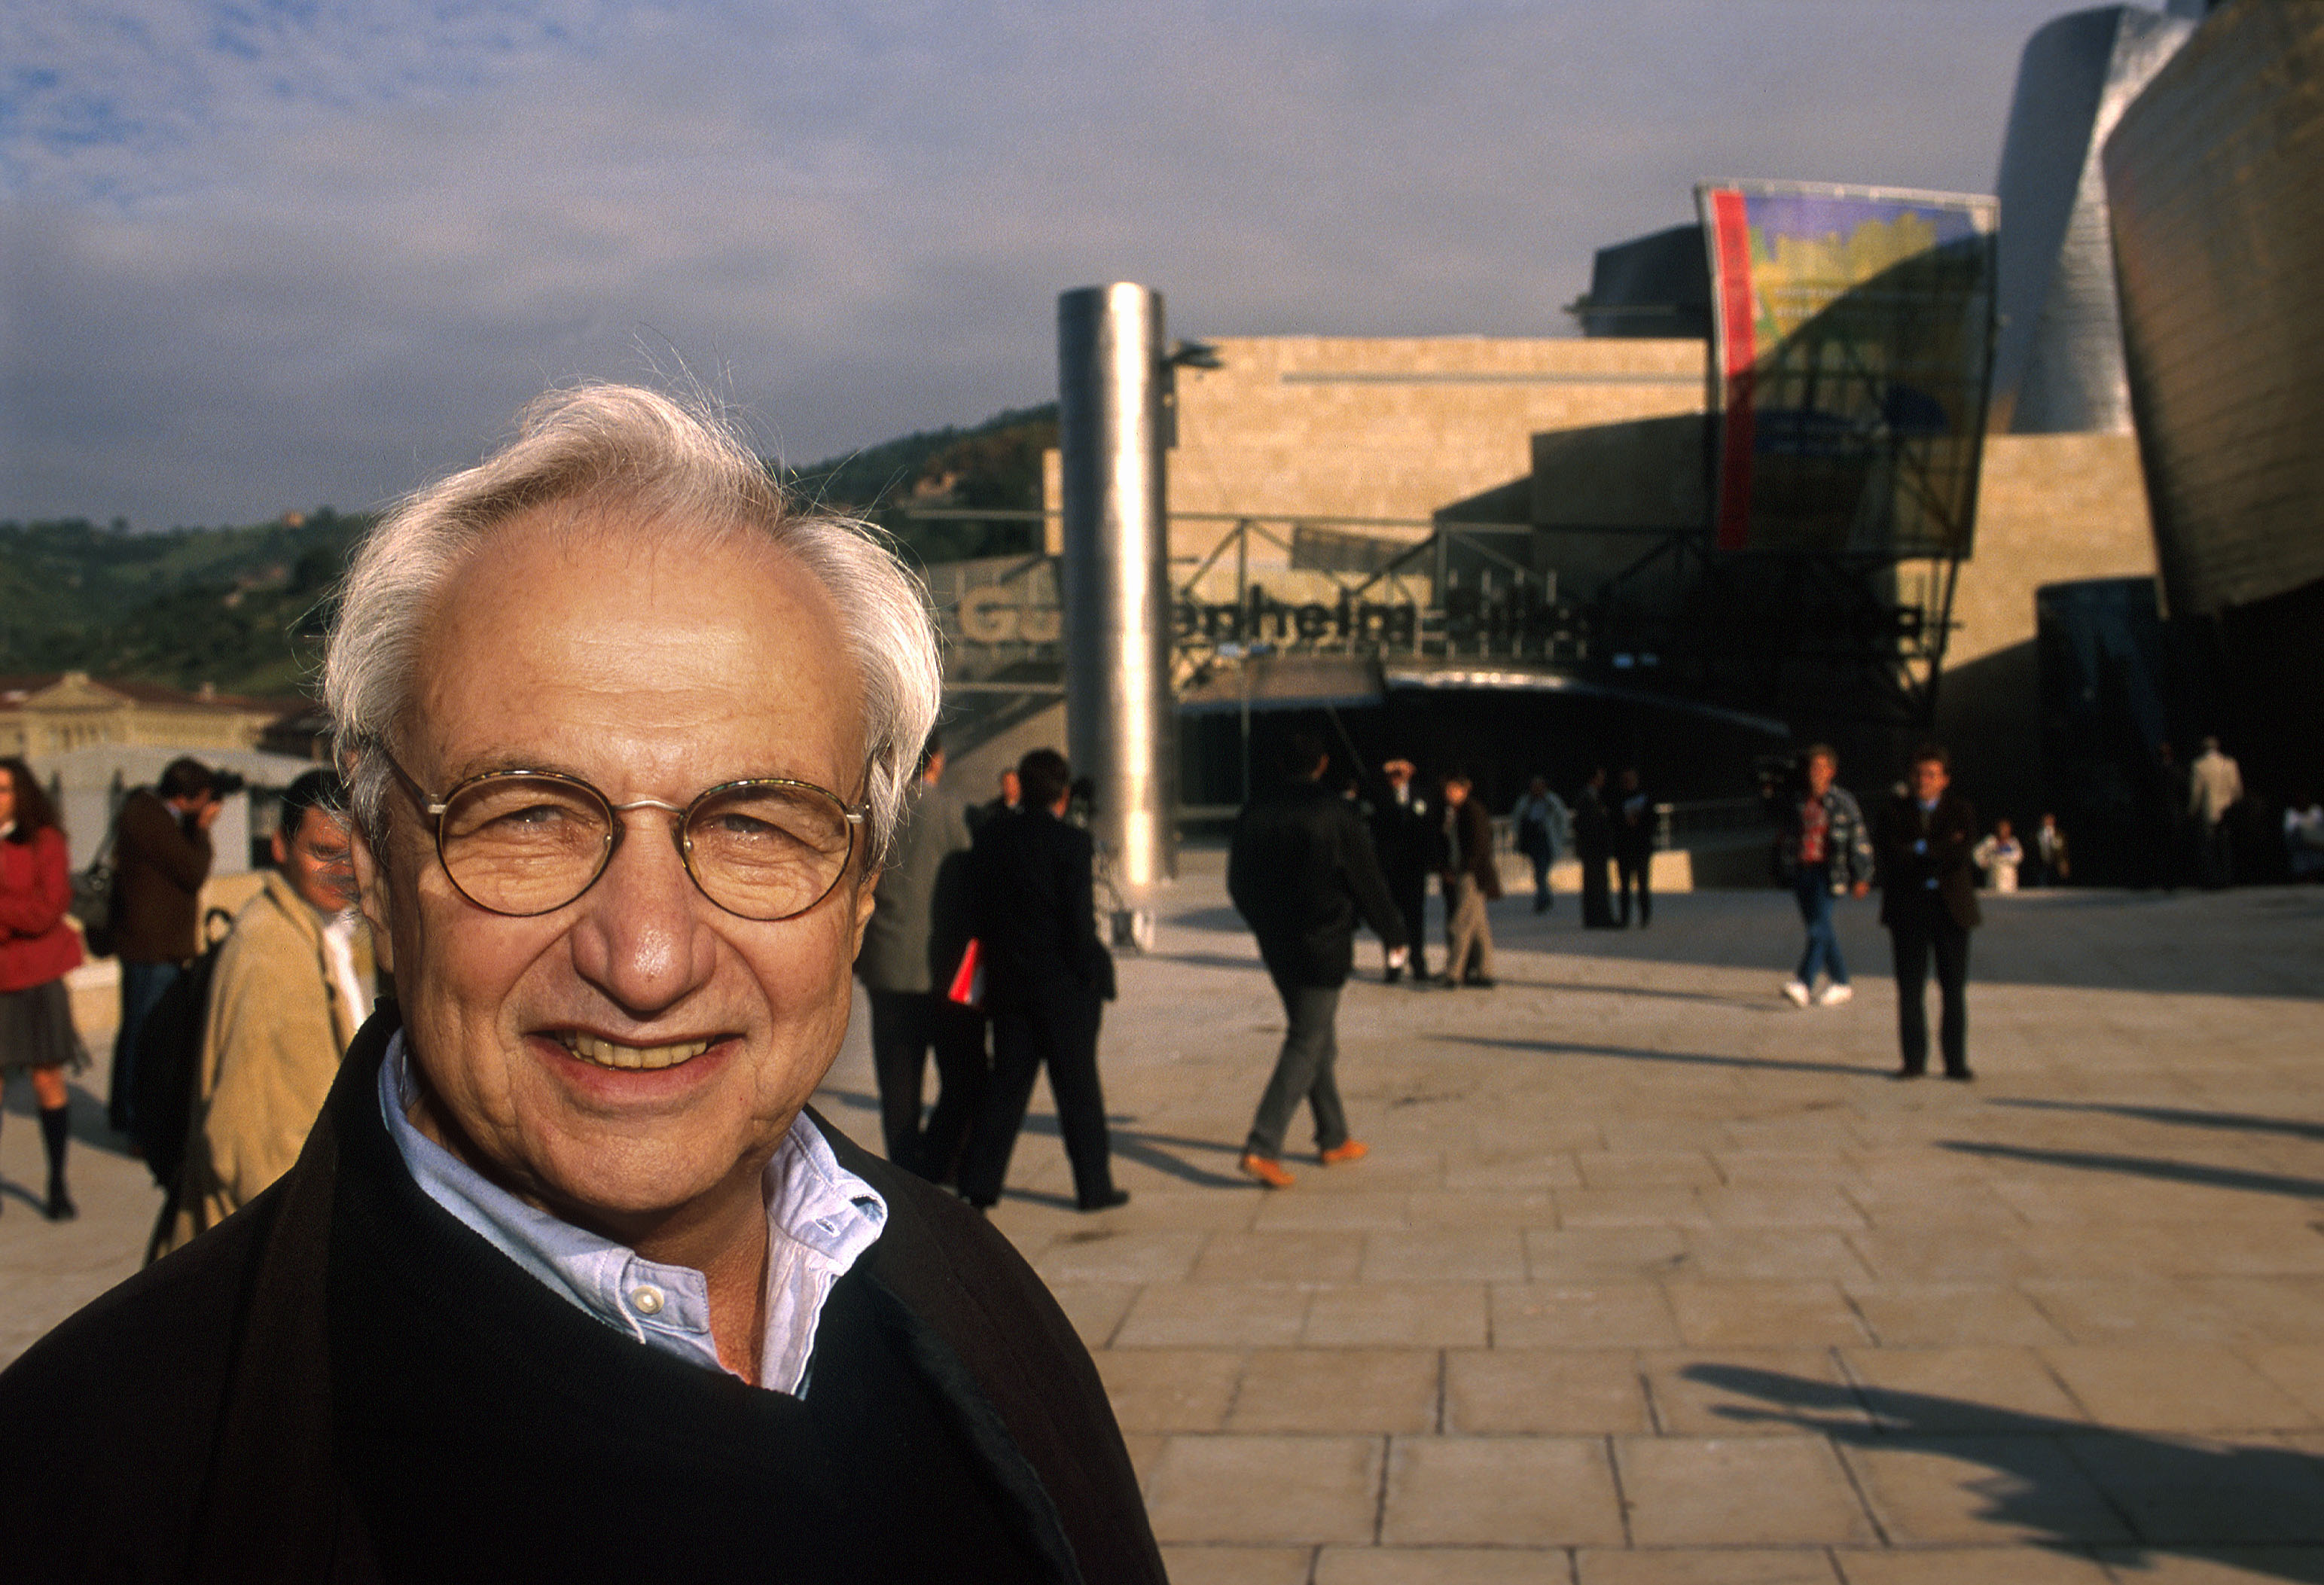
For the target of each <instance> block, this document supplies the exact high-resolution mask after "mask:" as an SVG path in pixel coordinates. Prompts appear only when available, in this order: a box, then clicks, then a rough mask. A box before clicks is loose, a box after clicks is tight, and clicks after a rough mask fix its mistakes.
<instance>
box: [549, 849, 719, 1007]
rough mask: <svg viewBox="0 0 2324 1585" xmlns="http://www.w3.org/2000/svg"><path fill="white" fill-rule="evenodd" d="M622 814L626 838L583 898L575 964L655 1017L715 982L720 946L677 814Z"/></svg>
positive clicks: (616, 997) (622, 1003)
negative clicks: (675, 834)
mask: <svg viewBox="0 0 2324 1585" xmlns="http://www.w3.org/2000/svg"><path fill="white" fill-rule="evenodd" d="M620 818H622V822H623V831H622V840H621V841H620V842H619V843H615V844H614V848H613V857H612V858H611V859H610V860H609V861H608V862H606V865H605V871H604V874H602V875H600V876H598V877H597V883H596V884H595V886H593V887H591V888H590V889H589V890H588V892H587V893H586V895H585V896H584V897H583V898H582V899H581V908H582V913H581V917H580V919H579V921H578V922H576V924H575V926H573V934H572V950H573V965H574V968H575V969H576V971H577V972H579V973H580V975H581V977H582V978H583V979H584V980H586V981H588V982H589V983H590V984H592V985H594V986H595V987H596V988H597V989H598V990H599V991H603V992H604V994H605V995H606V996H607V997H608V998H609V999H611V1000H613V1002H614V1003H615V1004H616V1005H617V1006H619V1007H620V1008H622V1010H623V1011H625V1012H627V1013H629V1014H630V1015H632V1017H635V1018H650V1017H652V1016H653V1015H655V1014H657V1013H659V1012H662V1011H664V1010H666V1009H669V1008H670V1007H673V1006H675V1005H676V1004H677V1003H678V1002H680V1001H683V1000H685V999H686V998H687V996H688V995H689V994H691V993H692V992H693V991H696V990H698V989H699V988H700V987H701V986H702V985H703V984H704V983H705V981H708V979H709V977H710V974H711V972H712V970H713V968H714V966H715V958H716V952H717V945H716V942H715V938H714V936H713V933H712V931H711V928H710V925H709V922H708V920H707V919H706V918H705V913H704V910H705V908H707V907H708V906H709V905H708V902H707V899H705V898H704V897H703V895H702V893H701V892H700V891H699V890H698V889H696V887H695V884H694V880H693V877H691V876H690V875H688V874H687V872H686V862H685V860H684V859H683V858H682V857H680V856H679V853H678V845H677V843H676V842H675V841H674V840H673V839H672V834H671V827H670V816H669V815H668V814H667V813H664V812H662V811H660V810H658V809H639V810H634V811H632V812H629V813H626V814H625V815H623V816H620Z"/></svg>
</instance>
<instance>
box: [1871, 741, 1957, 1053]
mask: <svg viewBox="0 0 2324 1585" xmlns="http://www.w3.org/2000/svg"><path fill="white" fill-rule="evenodd" d="M1951 784H1952V774H1951V770H1950V762H1949V761H1948V760H1947V759H1946V756H1945V751H1944V750H1942V749H1941V748H1939V747H1937V746H1936V745H1935V744H1933V743H1931V744H1927V745H1924V746H1923V748H1922V749H1920V751H1917V752H1916V753H1914V756H1913V775H1912V780H1911V783H1910V784H1909V787H1908V789H1907V790H1906V791H1905V793H1904V795H1903V796H1902V797H1895V798H1891V799H1890V800H1889V802H1888V806H1887V809H1886V813H1885V818H1884V819H1883V820H1882V821H1881V825H1880V839H1879V860H1880V885H1881V893H1880V922H1881V923H1882V924H1883V925H1886V926H1887V927H1888V936H1889V942H1890V945H1892V946H1893V947H1894V949H1895V959H1896V1035H1897V1039H1898V1042H1899V1044H1901V1045H1902V1046H1903V1047H1904V1067H1903V1069H1902V1070H1901V1071H1900V1073H1899V1074H1898V1076H1899V1077H1901V1078H1906V1079H1917V1078H1919V1077H1920V1076H1921V1075H1922V1074H1924V1073H1926V1072H1928V1068H1929V1010H1928V1007H1927V1004H1926V1002H1925V1000H1924V998H1925V996H1926V994H1927V989H1928V982H1929V964H1930V962H1931V960H1932V959H1933V960H1934V961H1935V963H1936V969H1937V986H1938V989H1939V991H1941V994H1942V999H1943V1004H1944V1010H1943V1013H1942V1018H1941V1023H1940V1025H1939V1027H1938V1045H1939V1046H1940V1048H1941V1050H1942V1051H1943V1053H1944V1060H1945V1077H1947V1078H1948V1079H1961V1080H1967V1079H1969V1077H1970V1076H1971V1075H1970V1074H1969V932H1970V931H1971V930H1973V929H1975V928H1976V927H1977V926H1978V922H1979V915H1978V907H1977V866H1976V863H1975V862H1974V861H1973V860H1972V859H1971V858H1970V856H1969V850H1970V849H1971V848H1972V847H1974V846H1975V845H1976V843H1977V811H1976V810H1975V809H1973V808H1971V807H1970V806H1969V800H1968V799H1967V798H1965V797H1961V796H1960V794H1959V793H1957V792H1954V791H1952V790H1951Z"/></svg>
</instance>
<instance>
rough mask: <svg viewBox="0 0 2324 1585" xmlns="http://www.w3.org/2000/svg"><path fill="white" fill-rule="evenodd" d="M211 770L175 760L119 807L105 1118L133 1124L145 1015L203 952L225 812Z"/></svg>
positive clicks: (118, 1126) (120, 1128)
mask: <svg viewBox="0 0 2324 1585" xmlns="http://www.w3.org/2000/svg"><path fill="white" fill-rule="evenodd" d="M212 781H213V778H212V776H211V774H210V769H209V767H208V766H207V765H204V764H203V763H202V762H201V761H200V760H184V759H180V760H171V761H170V763H169V764H168V765H167V766H166V767H164V768H163V769H162V771H161V782H160V783H159V784H158V785H157V786H155V787H153V788H142V787H141V788H138V789H137V790H136V791H135V792H133V793H131V794H130V795H129V798H128V801H127V802H126V803H124V804H123V805H122V806H121V815H120V817H119V818H118V819H117V820H116V821H115V836H114V842H113V866H114V868H113V873H114V881H113V932H114V935H113V938H114V950H115V952H116V953H118V954H120V958H121V1023H120V1025H119V1027H117V1028H116V1029H115V1033H114V1037H113V1085H112V1100H111V1101H109V1102H108V1103H107V1112H108V1120H110V1121H111V1123H112V1124H113V1127H114V1129H115V1130H116V1131H117V1132H120V1133H124V1134H125V1133H128V1132H130V1131H131V1129H133V1128H134V1126H135V1123H136V1116H135V1108H134V1104H133V1101H134V1098H135V1095H136V1092H137V1037H138V1034H139V1032H140V1031H141V1030H142V1029H143V1028H144V1027H145V1018H146V1016H147V1015H148V1014H150V1013H151V1012H152V1010H153V1006H154V1004H155V1003H156V1002H158V1001H160V1000H161V996H162V993H163V992H164V991H168V990H169V989H170V986H171V982H172V981H175V980H176V979H177V977H178V975H179V973H180V972H181V971H182V970H183V969H184V968H185V966H186V964H187V963H189V962H191V961H192V960H193V957H194V954H196V953H197V952H198V951H200V949H201V944H200V942H199V940H198V928H197V926H196V922H195V920H196V915H197V914H198V911H199V905H200V902H201V894H202V882H203V881H205V880H208V879H209V874H210V827H211V826H212V825H216V824H217V817H218V814H219V811H221V810H223V809H224V808H225V807H226V805H225V803H224V801H223V800H221V799H220V798H219V797H217V795H216V793H215V792H214V791H213V790H212V786H211V784H212Z"/></svg>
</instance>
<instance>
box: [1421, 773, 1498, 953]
mask: <svg viewBox="0 0 2324 1585" xmlns="http://www.w3.org/2000/svg"><path fill="white" fill-rule="evenodd" d="M1472 790H1473V784H1472V783H1471V781H1470V779H1469V777H1468V773H1467V772H1465V771H1460V770H1456V771H1454V772H1453V773H1452V775H1450V776H1448V777H1446V778H1445V779H1444V868H1443V870H1442V871H1439V873H1438V878H1437V880H1438V884H1439V885H1440V886H1442V887H1443V890H1444V941H1445V954H1446V955H1445V963H1444V973H1443V977H1442V978H1440V979H1439V980H1438V981H1436V982H1437V983H1438V984H1439V985H1445V986H1453V985H1475V986H1479V987H1480V988H1482V989H1485V990H1490V989H1491V988H1492V984H1493V921H1492V919H1491V917H1490V916H1489V915H1488V914H1487V913H1486V912H1485V904H1486V903H1487V902H1488V901H1489V900H1490V899H1491V898H1497V897H1499V896H1500V895H1501V868H1500V865H1499V863H1498V862H1496V861H1495V859H1494V856H1493V817H1492V816H1490V815H1488V814H1486V813H1485V806H1484V805H1483V804H1481V803H1480V802H1479V801H1478V800H1477V799H1475V798H1472V797H1470V796H1469V795H1470V793H1471V791H1472Z"/></svg>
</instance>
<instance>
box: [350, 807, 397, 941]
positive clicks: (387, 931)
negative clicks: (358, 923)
mask: <svg viewBox="0 0 2324 1585" xmlns="http://www.w3.org/2000/svg"><path fill="white" fill-rule="evenodd" d="M347 857H348V859H349V860H350V861H351V862H353V863H354V865H355V907H357V908H360V909H362V910H363V917H364V922H365V923H367V924H369V925H370V926H371V951H372V956H373V958H374V960H376V961H377V963H378V964H379V966H380V968H381V969H383V970H384V971H385V972H388V973H391V974H392V973H393V972H395V921H394V917H393V916H392V915H391V914H390V913H389V911H388V906H387V867H386V866H385V865H384V864H382V863H381V862H379V858H378V856H377V855H376V854H374V852H372V851H371V839H370V838H369V837H368V836H367V835H365V834H364V827H363V822H362V821H360V820H355V821H350V822H349V823H348V827H347Z"/></svg>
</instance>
